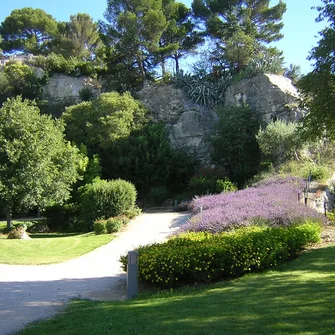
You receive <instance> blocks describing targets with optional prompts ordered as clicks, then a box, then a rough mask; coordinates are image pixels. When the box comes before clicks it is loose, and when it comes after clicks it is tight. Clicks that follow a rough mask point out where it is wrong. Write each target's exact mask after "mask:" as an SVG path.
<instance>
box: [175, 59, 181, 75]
mask: <svg viewBox="0 0 335 335" xmlns="http://www.w3.org/2000/svg"><path fill="white" fill-rule="evenodd" d="M174 60H175V62H176V74H179V71H180V70H179V57H178V55H175V56H174Z"/></svg>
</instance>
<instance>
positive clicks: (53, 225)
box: [43, 204, 87, 232]
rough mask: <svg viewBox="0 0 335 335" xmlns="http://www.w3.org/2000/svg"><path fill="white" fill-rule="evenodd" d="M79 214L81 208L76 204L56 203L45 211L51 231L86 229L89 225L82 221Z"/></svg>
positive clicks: (44, 214)
mask: <svg viewBox="0 0 335 335" xmlns="http://www.w3.org/2000/svg"><path fill="white" fill-rule="evenodd" d="M79 215H80V213H79V208H78V206H77V205H76V204H64V205H54V206H51V207H48V208H47V209H46V210H45V211H44V212H43V216H44V217H45V218H46V219H47V220H46V223H47V225H48V227H49V229H50V230H51V231H67V232H68V231H69V232H79V231H86V230H87V227H86V226H85V225H84V224H83V223H82V221H81V220H80V218H79Z"/></svg>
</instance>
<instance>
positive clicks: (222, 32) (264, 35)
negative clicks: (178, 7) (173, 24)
mask: <svg viewBox="0 0 335 335" xmlns="http://www.w3.org/2000/svg"><path fill="white" fill-rule="evenodd" d="M192 8H193V11H194V14H195V16H196V17H198V18H199V19H200V20H202V21H203V24H204V25H205V27H206V34H207V35H208V36H210V37H211V38H213V39H214V40H215V41H216V48H219V49H220V50H221V52H222V58H223V59H224V60H225V61H226V63H227V64H226V66H227V67H229V68H231V69H232V68H235V69H236V71H237V72H239V71H242V70H243V69H244V68H245V66H246V64H247V62H248V61H250V58H252V57H257V56H258V54H259V53H262V52H263V51H264V49H265V48H266V45H267V44H268V43H270V42H274V41H277V40H279V39H281V38H282V37H283V35H282V34H281V32H280V31H281V29H282V28H283V23H282V22H281V20H282V16H283V14H284V12H285V11H286V5H285V3H284V2H283V1H282V0H280V1H279V3H278V4H277V5H275V6H272V7H270V0H256V1H255V0H225V1H221V0H213V1H208V0H194V1H193V3H192ZM232 50H233V51H232Z"/></svg>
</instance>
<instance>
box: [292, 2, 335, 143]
mask: <svg viewBox="0 0 335 335" xmlns="http://www.w3.org/2000/svg"><path fill="white" fill-rule="evenodd" d="M322 2H323V6H319V7H317V9H318V11H319V13H320V14H319V17H318V18H317V20H316V21H323V20H325V21H327V23H328V26H327V27H326V28H324V29H323V30H322V31H321V32H320V33H319V34H320V36H321V38H320V40H319V42H318V45H317V46H316V47H314V48H313V49H312V51H311V53H310V56H309V60H310V61H312V62H313V64H314V69H313V71H312V72H310V73H308V74H307V75H306V76H303V77H302V79H301V80H300V81H299V82H298V87H299V89H300V92H301V94H302V99H303V108H304V109H305V110H307V111H308V114H307V115H306V117H305V118H304V120H303V121H304V122H303V123H304V129H305V130H306V131H305V135H306V136H307V137H308V138H312V139H313V138H322V137H323V136H324V135H326V136H328V137H329V138H332V139H334V138H335V118H334V105H335V94H334V93H335V89H334V88H335V75H334V70H335V68H334V64H335V55H334V39H335V17H334V10H335V4H334V3H333V1H328V0H323V1H322Z"/></svg>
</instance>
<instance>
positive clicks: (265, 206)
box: [182, 177, 322, 233]
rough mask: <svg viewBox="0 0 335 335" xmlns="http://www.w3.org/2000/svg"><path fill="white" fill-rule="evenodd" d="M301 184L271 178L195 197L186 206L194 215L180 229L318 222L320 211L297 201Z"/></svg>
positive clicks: (288, 179)
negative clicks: (240, 188) (244, 186)
mask: <svg viewBox="0 0 335 335" xmlns="http://www.w3.org/2000/svg"><path fill="white" fill-rule="evenodd" d="M303 185H304V181H303V180H302V179H300V178H294V177H288V178H286V179H281V178H273V179H269V180H265V181H262V182H260V183H258V184H257V185H255V186H253V187H249V188H247V189H244V190H240V191H236V192H230V193H226V194H224V193H221V194H218V195H210V196H204V197H199V198H196V199H194V200H193V202H192V204H191V206H190V208H191V210H192V211H193V212H194V213H195V215H194V216H193V217H192V218H191V220H190V222H189V223H188V224H186V225H184V226H183V227H182V229H183V230H184V231H195V232H196V231H208V232H212V233H217V232H221V231H226V230H229V229H232V228H235V227H239V226H248V225H253V224H255V222H259V221H264V222H267V223H268V224H269V225H271V226H288V225H290V224H292V222H296V221H297V220H298V221H302V220H305V219H309V218H313V220H318V221H321V220H322V216H321V215H320V214H318V213H317V212H316V211H314V210H313V209H311V208H309V207H306V206H305V205H303V204H301V203H298V196H297V194H298V190H301V189H302V187H303ZM200 208H202V210H203V211H202V213H199V212H200Z"/></svg>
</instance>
